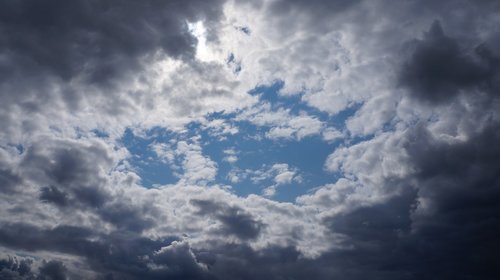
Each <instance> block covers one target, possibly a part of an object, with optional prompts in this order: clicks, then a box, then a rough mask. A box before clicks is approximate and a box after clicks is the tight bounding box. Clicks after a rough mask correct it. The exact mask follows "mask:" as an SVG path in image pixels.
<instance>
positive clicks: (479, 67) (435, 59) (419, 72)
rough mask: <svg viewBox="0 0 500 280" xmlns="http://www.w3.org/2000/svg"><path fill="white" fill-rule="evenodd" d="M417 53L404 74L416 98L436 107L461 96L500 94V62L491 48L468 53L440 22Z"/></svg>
mask: <svg viewBox="0 0 500 280" xmlns="http://www.w3.org/2000/svg"><path fill="white" fill-rule="evenodd" d="M413 47H414V49H415V50H414V52H413V53H412V54H411V58H410V60H409V61H408V62H407V63H406V64H405V66H404V68H403V70H402V76H401V82H402V84H403V85H406V86H408V87H409V88H410V90H412V91H413V94H414V95H415V96H417V97H419V98H421V99H423V100H426V101H430V102H432V103H442V102H446V101H449V100H450V99H451V98H453V97H454V96H455V95H458V94H459V93H461V92H465V93H466V94H477V93H478V92H487V93H489V94H494V95H498V93H499V92H500V64H499V63H500V58H498V57H496V56H495V55H494V54H493V53H492V52H491V51H490V50H489V46H487V45H485V44H480V45H478V46H476V47H475V48H474V49H473V50H464V49H463V46H461V45H460V44H459V42H458V41H456V40H454V39H452V38H450V37H448V36H446V35H445V33H444V31H443V29H442V27H441V24H440V23H439V21H436V22H434V23H433V24H432V26H431V28H430V30H429V31H428V32H427V33H426V34H425V37H424V39H423V40H420V41H416V42H415V43H414V46H413Z"/></svg>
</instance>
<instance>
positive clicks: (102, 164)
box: [20, 141, 155, 232]
mask: <svg viewBox="0 0 500 280" xmlns="http://www.w3.org/2000/svg"><path fill="white" fill-rule="evenodd" d="M112 164H113V159H112V158H111V157H110V156H109V155H108V151H107V150H106V149H105V147H104V146H103V145H102V144H99V143H92V144H81V143H75V142H71V141H55V142H43V143H36V144H33V145H32V146H31V147H29V148H28V149H27V150H26V152H25V154H24V157H23V159H22V162H21V164H20V165H21V170H22V171H23V172H24V175H25V176H28V177H30V178H32V179H33V180H35V182H44V183H46V184H47V185H46V186H41V187H40V192H39V199H40V201H42V202H44V203H48V204H52V205H54V206H56V207H58V208H59V209H60V210H61V211H64V212H66V213H72V212H77V211H83V212H93V213H95V214H97V215H99V216H100V217H101V218H102V220H103V221H106V222H109V223H111V224H113V225H114V226H116V227H117V228H119V229H123V230H129V231H134V232H141V231H142V230H144V229H147V228H151V227H152V226H153V225H155V223H154V221H153V220H152V219H151V218H149V217H148V214H151V213H154V211H155V209H154V207H153V206H147V205H144V206H135V204H133V203H132V201H129V200H126V199H125V198H124V197H121V196H114V195H113V194H112V193H111V191H110V190H109V187H108V182H107V179H106V178H105V173H106V171H105V170H109V169H110V168H111V166H112Z"/></svg>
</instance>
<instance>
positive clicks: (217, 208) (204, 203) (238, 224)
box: [190, 199, 264, 240]
mask: <svg viewBox="0 0 500 280" xmlns="http://www.w3.org/2000/svg"><path fill="white" fill-rule="evenodd" d="M190 202H191V204H193V205H195V206H197V207H198V208H199V211H198V214H200V215H208V216H212V217H214V218H215V219H217V220H219V221H220V222H221V223H222V228H221V229H220V233H222V234H228V235H234V236H236V237H238V238H240V239H242V240H249V239H255V238H257V237H258V236H259V234H260V231H261V230H262V228H263V227H264V224H262V223H261V222H260V221H257V220H256V219H255V218H254V217H253V216H252V215H251V214H249V213H247V212H246V211H245V210H244V209H241V208H239V207H235V206H233V207H231V206H229V205H225V204H221V203H217V202H214V201H209V200H197V199H193V200H191V201H190Z"/></svg>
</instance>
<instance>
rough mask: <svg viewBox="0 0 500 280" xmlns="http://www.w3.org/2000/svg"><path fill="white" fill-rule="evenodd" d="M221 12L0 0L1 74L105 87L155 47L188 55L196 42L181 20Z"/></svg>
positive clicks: (165, 4) (212, 6)
mask: <svg viewBox="0 0 500 280" xmlns="http://www.w3.org/2000/svg"><path fill="white" fill-rule="evenodd" d="M220 15H221V1H217V0H213V1H199V0H192V1H151V0H147V1H116V0H105V1H71V2H68V1H61V0H50V1H43V2H40V1H35V0H22V1H15V0H7V1H2V3H1V4H0V31H1V33H2V37H1V39H0V53H1V54H2V55H3V56H2V57H3V59H2V60H1V62H0V73H1V74H2V75H1V77H2V80H3V81H6V80H7V79H11V78H12V75H17V76H40V74H42V73H50V74H51V75H53V76H56V77H59V78H61V79H62V80H65V81H68V80H70V79H72V78H74V77H75V76H78V75H84V76H86V78H87V79H88V80H89V81H91V82H93V83H97V84H103V83H108V82H109V81H110V80H112V79H113V78H115V77H119V76H120V75H121V74H123V72H126V71H132V70H134V69H138V67H139V65H140V61H139V60H140V58H141V57H143V56H144V55H149V54H152V53H153V52H155V51H157V50H162V51H163V52H165V53H166V54H167V55H169V56H172V57H178V58H187V59H189V58H191V57H192V56H193V54H194V48H195V44H196V39H195V38H194V37H193V36H192V35H191V34H190V33H189V30H188V27H187V24H186V21H191V22H194V21H197V20H206V21H207V22H209V24H210V23H214V22H215V21H217V19H218V18H219V17H220Z"/></svg>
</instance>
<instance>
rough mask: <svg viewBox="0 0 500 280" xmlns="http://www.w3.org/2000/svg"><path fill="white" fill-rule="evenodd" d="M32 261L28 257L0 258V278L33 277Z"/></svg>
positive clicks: (8, 279)
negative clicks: (19, 258)
mask: <svg viewBox="0 0 500 280" xmlns="http://www.w3.org/2000/svg"><path fill="white" fill-rule="evenodd" d="M32 263H33V261H32V260H29V259H21V260H18V259H17V258H13V257H9V258H6V259H0V278H1V279H6V280H16V279H19V280H21V279H34V276H33V273H32V272H31V265H32Z"/></svg>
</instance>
